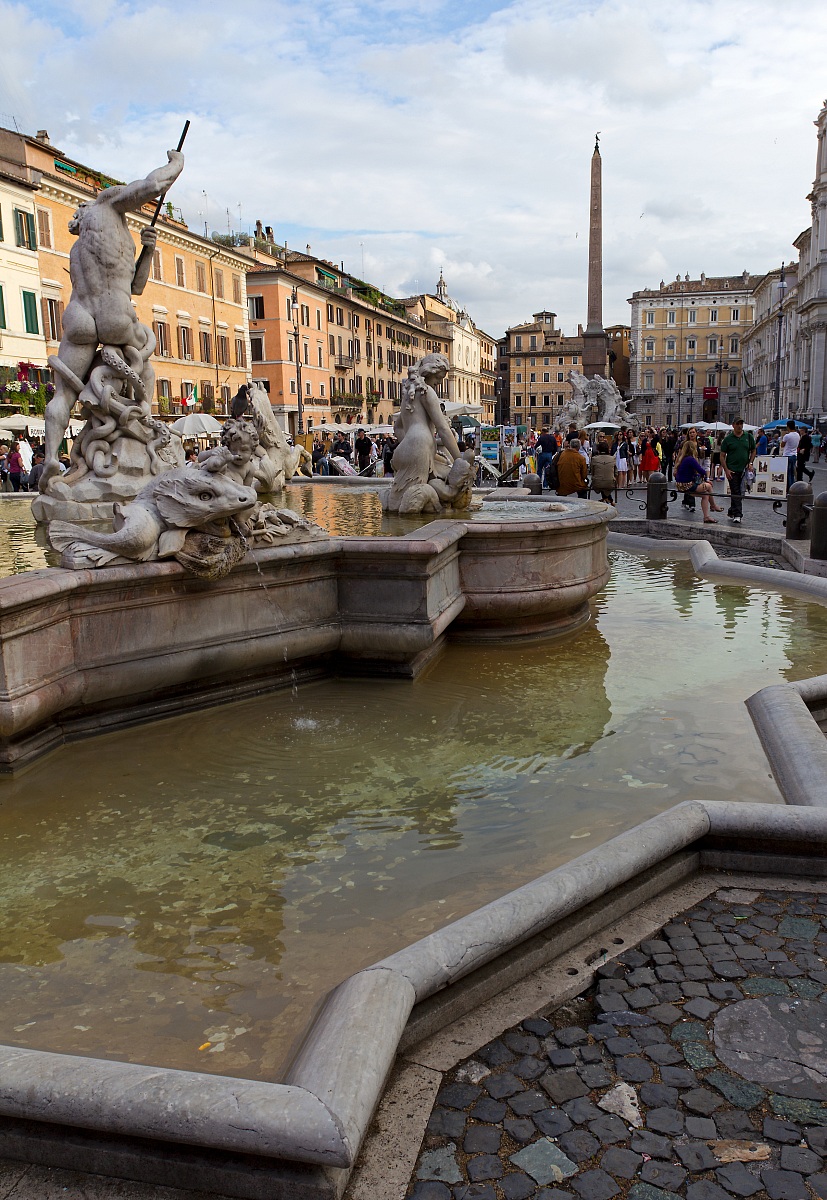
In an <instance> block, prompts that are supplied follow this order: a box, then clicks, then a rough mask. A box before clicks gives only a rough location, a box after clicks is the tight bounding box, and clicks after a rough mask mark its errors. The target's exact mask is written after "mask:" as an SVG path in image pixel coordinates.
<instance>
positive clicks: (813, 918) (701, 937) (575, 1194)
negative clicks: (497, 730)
mask: <svg viewBox="0 0 827 1200" xmlns="http://www.w3.org/2000/svg"><path fill="white" fill-rule="evenodd" d="M825 957H827V895H825V894H823V893H807V892H788V891H769V890H764V891H761V892H759V891H747V890H740V889H737V888H732V889H719V890H718V891H717V892H715V893H713V894H712V895H710V896H709V897H707V898H706V899H705V900H703V901H701V902H700V903H698V904H696V905H694V906H693V907H692V908H690V909H688V910H687V911H685V912H684V913H683V914H682V915H681V916H680V917H678V918H676V919H675V920H673V921H671V922H670V923H669V924H667V925H666V926H664V928H663V929H662V931H661V932H660V933H659V934H658V935H655V936H654V937H653V938H651V939H649V940H646V941H643V942H641V944H640V945H639V946H638V947H637V948H635V949H632V950H627V951H625V952H624V953H622V954H621V955H620V956H619V957H618V958H616V959H613V960H608V961H606V962H605V963H604V965H602V966H600V967H599V968H598V972H597V981H596V984H595V985H594V986H593V987H592V988H590V989H589V990H588V991H587V992H586V993H585V994H584V995H583V996H581V997H578V998H577V999H576V1000H574V1001H572V1002H570V1003H569V1004H567V1005H565V1006H564V1007H562V1008H560V1009H558V1010H557V1011H556V1012H553V1013H550V1014H549V1015H548V1017H547V1018H545V1017H535V1018H533V1019H529V1020H525V1021H523V1022H522V1024H521V1025H519V1026H517V1027H515V1028H513V1029H510V1030H508V1031H507V1032H506V1033H504V1034H503V1035H502V1036H501V1037H500V1038H498V1039H497V1040H496V1041H493V1042H490V1043H489V1044H488V1045H486V1046H484V1047H483V1048H482V1049H481V1050H479V1051H478V1052H477V1053H476V1054H475V1055H474V1056H473V1057H472V1058H471V1059H468V1060H466V1061H465V1062H464V1063H462V1064H460V1066H459V1067H457V1068H456V1069H455V1070H454V1071H453V1072H451V1074H450V1075H449V1076H448V1077H447V1078H446V1081H445V1083H444V1085H443V1087H442V1089H441V1090H440V1092H439V1094H438V1096H437V1101H436V1105H435V1107H434V1109H433V1112H432V1114H431V1117H430V1120H429V1123H428V1128H427V1133H426V1136H425V1139H424V1142H423V1145H422V1149H421V1151H420V1154H419V1158H418V1161H417V1165H416V1170H415V1172H414V1178H413V1180H412V1182H411V1185H410V1188H409V1190H408V1196H409V1197H410V1198H411V1200H613V1198H614V1197H621V1198H625V1197H628V1198H629V1200H679V1198H683V1197H685V1198H686V1200H733V1198H735V1197H756V1198H761V1197H765V1196H766V1197H769V1198H770V1200H814V1198H815V1197H819V1198H821V1200H827V1172H826V1171H825V1156H827V1003H825V1000H827V964H825Z"/></svg>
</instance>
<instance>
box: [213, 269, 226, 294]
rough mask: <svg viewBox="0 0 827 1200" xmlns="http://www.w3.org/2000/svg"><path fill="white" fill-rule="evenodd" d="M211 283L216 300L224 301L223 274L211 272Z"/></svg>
mask: <svg viewBox="0 0 827 1200" xmlns="http://www.w3.org/2000/svg"><path fill="white" fill-rule="evenodd" d="M213 282H214V284H215V298H216V300H223V299H224V272H223V271H218V270H215V271H213Z"/></svg>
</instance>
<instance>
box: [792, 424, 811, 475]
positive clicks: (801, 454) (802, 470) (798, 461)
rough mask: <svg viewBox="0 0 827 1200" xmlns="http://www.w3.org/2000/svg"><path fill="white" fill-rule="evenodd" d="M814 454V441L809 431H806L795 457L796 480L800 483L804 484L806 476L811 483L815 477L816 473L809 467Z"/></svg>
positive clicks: (802, 435)
mask: <svg viewBox="0 0 827 1200" xmlns="http://www.w3.org/2000/svg"><path fill="white" fill-rule="evenodd" d="M812 452H813V439H812V436H811V434H810V431H809V429H805V430H804V432H803V433H802V434H801V439H800V441H799V443H798V450H797V451H796V456H795V478H796V481H797V482H798V483H803V482H804V476H805V475H806V476H807V477H808V478H809V479H810V481H811V482H812V480H813V478H814V476H815V471H811V470H810V468H809V467H808V466H807V463H808V462H809V461H810V455H811V454H812Z"/></svg>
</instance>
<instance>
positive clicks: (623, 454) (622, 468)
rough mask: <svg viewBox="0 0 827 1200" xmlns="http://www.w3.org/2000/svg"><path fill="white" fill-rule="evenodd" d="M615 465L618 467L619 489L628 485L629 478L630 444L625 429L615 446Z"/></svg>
mask: <svg viewBox="0 0 827 1200" xmlns="http://www.w3.org/2000/svg"><path fill="white" fill-rule="evenodd" d="M615 466H616V467H617V487H618V491H620V490H621V489H622V488H625V487H626V481H627V479H628V478H629V444H628V442H627V441H626V432H625V430H622V429H621V431H620V435H619V436H618V439H617V445H616V447H615Z"/></svg>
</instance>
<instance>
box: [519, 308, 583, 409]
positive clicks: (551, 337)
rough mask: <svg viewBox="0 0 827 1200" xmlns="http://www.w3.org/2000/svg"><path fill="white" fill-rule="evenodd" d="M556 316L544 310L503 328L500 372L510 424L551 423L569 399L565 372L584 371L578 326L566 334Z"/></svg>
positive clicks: (581, 343)
mask: <svg viewBox="0 0 827 1200" xmlns="http://www.w3.org/2000/svg"><path fill="white" fill-rule="evenodd" d="M556 319H557V314H556V313H553V312H548V311H546V310H543V311H542V312H538V313H534V317H533V320H531V321H526V322H524V323H523V324H521V325H512V326H511V327H510V328H509V329H507V330H506V332H505V338H504V339H503V340H502V342H501V343H500V359H499V365H500V368H501V370H500V372H499V375H500V378H502V379H504V380H507V382H506V383H504V384H503V385H501V394H502V395H503V396H504V397H506V398H507V409H508V411H507V421H506V423H508V424H513V425H525V426H527V427H528V428H530V429H542V427H543V426H544V425H554V423H555V421H557V419H558V413H559V412H560V411H561V410H562V409H563V407H564V406H565V405H566V404H568V402H569V400H570V399H571V394H572V389H571V384H570V383H569V371H570V370H571V369H572V368H574V369H575V370H577V371H582V368H583V332H582V328H581V329H580V330H579V332H578V334H577V336H576V337H566V336H565V335H564V334H563V333H562V331H561V330H560V329H558V328H557V326H556V324H555V321H556ZM505 407H506V405H505V404H504V405H503V408H505ZM504 415H505V414H504Z"/></svg>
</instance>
